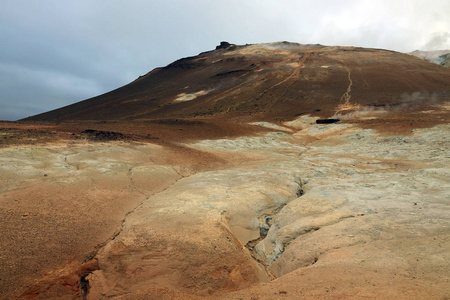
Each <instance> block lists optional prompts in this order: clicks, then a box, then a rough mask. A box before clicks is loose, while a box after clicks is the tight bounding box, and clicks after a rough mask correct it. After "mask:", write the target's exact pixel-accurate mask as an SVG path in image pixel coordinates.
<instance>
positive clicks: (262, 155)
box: [0, 42, 450, 300]
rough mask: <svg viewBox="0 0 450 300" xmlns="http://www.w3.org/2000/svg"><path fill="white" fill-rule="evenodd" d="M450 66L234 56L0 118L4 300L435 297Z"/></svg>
mask: <svg viewBox="0 0 450 300" xmlns="http://www.w3.org/2000/svg"><path fill="white" fill-rule="evenodd" d="M449 112H450V69H449V68H446V67H443V66H440V65H437V64H433V63H430V62H428V61H425V60H423V59H421V58H418V57H415V56H412V55H408V54H402V53H398V52H393V51H387V50H380V49H365V48H355V47H325V46H322V45H301V44H296V43H288V42H279V43H271V44H258V45H245V46H239V45H233V44H229V43H226V42H222V43H221V44H220V46H218V47H217V48H216V49H215V50H213V51H208V52H204V53H201V54H199V55H198V56H195V57H188V58H183V59H180V60H178V61H175V62H173V63H171V64H169V65H168V66H166V67H162V68H157V69H155V70H153V71H151V72H149V73H148V74H146V75H144V76H141V77H139V78H138V79H136V80H135V81H133V82H131V83H130V84H128V85H125V86H123V87H121V88H118V89H116V90H114V91H111V92H109V93H106V94H104V95H100V96H97V97H94V98H91V99H87V100H84V101H81V102H78V103H75V104H72V105H69V106H66V107H62V108H59V109H56V110H53V111H49V112H46V113H43V114H39V115H36V116H32V117H29V118H26V119H24V120H20V121H17V122H0V206H1V207H2V209H1V210H0V218H1V220H2V226H0V246H1V247H0V270H1V272H0V299H199V300H201V299H203V300H206V299H362V298H367V299H448V298H450V293H449V289H448V287H449V282H450V263H449V262H450V230H449V228H450V227H449V225H450V217H449V216H450V182H449V178H450V171H449V168H448V166H449V165H450V159H449V158H450V155H449V149H450V126H449V120H450V115H449Z"/></svg>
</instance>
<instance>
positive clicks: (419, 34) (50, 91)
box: [0, 0, 450, 120]
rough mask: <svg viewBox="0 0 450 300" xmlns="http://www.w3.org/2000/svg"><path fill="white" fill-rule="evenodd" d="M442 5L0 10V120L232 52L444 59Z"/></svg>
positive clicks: (281, 3) (93, 1)
mask: <svg viewBox="0 0 450 300" xmlns="http://www.w3.org/2000/svg"><path fill="white" fill-rule="evenodd" d="M449 15H450V1H448V0H431V1H430V0H426V1H421V0H381V1H376V0H370V1H369V0H367V1H365V0H354V1H353V0H345V1H344V0H343V1H339V0H310V1H306V0H297V1H295V0H277V1H275V0H271V1H269V0H259V1H258V0H227V1H217V0H209V1H207V0H184V1H182V0H158V1H156V0H145V1H144V0H123V1H118V0H89V1H88V0H77V1H72V0H70V1H69V0H39V1H37V0H36V1H30V0H1V2H0V120H16V119H19V118H24V117H27V116H30V115H34V114H37V113H41V112H45V111H48V110H51V109H55V108H58V107H61V106H65V105H68V104H71V103H74V102H78V101H80V100H83V99H86V98H90V97H93V96H96V95H99V94H102V93H105V92H107V91H110V90H112V89H115V88H118V87H120V86H122V85H124V84H127V83H129V82H130V81H132V80H134V79H136V78H137V77H138V76H140V75H143V74H145V73H147V72H148V71H150V70H152V69H153V68H155V67H159V66H165V65H167V64H169V63H171V62H172V61H174V60H176V59H179V58H182V57H186V56H192V55H197V54H198V53H200V52H203V51H207V50H212V49H214V48H215V46H216V45H218V44H219V42H220V41H228V42H230V43H235V44H247V43H249V44H250V43H263V42H275V41H291V42H299V43H305V44H306V43H314V44H315V43H320V44H324V45H349V46H362V47H373V48H383V49H390V50H396V51H400V52H410V51H413V50H416V49H420V50H438V49H450V18H449Z"/></svg>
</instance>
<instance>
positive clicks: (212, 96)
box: [25, 42, 450, 121]
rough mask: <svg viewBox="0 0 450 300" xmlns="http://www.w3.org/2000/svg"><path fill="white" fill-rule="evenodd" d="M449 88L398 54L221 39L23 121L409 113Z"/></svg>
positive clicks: (448, 77)
mask: <svg viewBox="0 0 450 300" xmlns="http://www.w3.org/2000/svg"><path fill="white" fill-rule="evenodd" d="M449 86H450V69H448V68H443V67H441V66H439V65H435V64H432V63H429V62H427V61H424V60H421V59H419V58H417V57H414V56H411V55H407V54H402V53H398V52H393V51H387V50H379V49H366V48H359V47H326V46H322V45H303V44H297V43H289V42H277V43H267V44H255V45H242V46H239V45H234V44H230V43H228V42H222V43H221V44H220V45H219V46H217V47H216V49H215V50H213V51H207V52H203V53H200V54H199V55H197V56H193V57H187V58H182V59H179V60H177V61H175V62H173V63H171V64H169V65H167V66H165V67H162V68H156V69H154V70H152V71H151V72H149V73H147V74H146V75H144V76H141V77H139V78H138V79H136V80H135V81H133V82H131V83H129V84H127V85H125V86H123V87H121V88H118V89H116V90H113V91H111V92H108V93H106V94H103V95H100V96H97V97H94V98H91V99H87V100H84V101H81V102H78V103H75V104H72V105H69V106H66V107H63V108H59V109H56V110H53V111H50V112H46V113H43V114H39V115H35V116H32V117H29V118H27V119H25V120H31V121H63V120H148V119H167V118H195V117H211V116H213V117H226V118H230V117H231V118H245V119H246V120H247V119H249V120H277V119H278V120H289V119H294V118H295V117H297V116H299V115H304V114H312V115H317V116H320V117H326V118H329V117H333V116H336V115H342V114H348V113H353V112H358V111H361V110H363V111H367V110H380V109H386V110H389V109H391V110H392V108H395V109H396V110H397V111H402V112H408V111H409V110H411V108H412V107H413V108H414V110H417V107H418V106H420V109H421V110H429V109H431V108H432V106H433V105H436V104H438V103H437V101H438V100H437V99H439V101H441V102H442V101H448V99H449V97H450V94H449V91H448V87H449ZM431 99H432V101H430V100H431ZM439 103H440V102H439ZM442 103H443V102H442Z"/></svg>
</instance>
